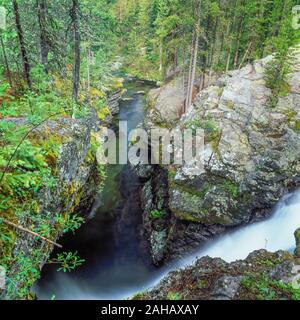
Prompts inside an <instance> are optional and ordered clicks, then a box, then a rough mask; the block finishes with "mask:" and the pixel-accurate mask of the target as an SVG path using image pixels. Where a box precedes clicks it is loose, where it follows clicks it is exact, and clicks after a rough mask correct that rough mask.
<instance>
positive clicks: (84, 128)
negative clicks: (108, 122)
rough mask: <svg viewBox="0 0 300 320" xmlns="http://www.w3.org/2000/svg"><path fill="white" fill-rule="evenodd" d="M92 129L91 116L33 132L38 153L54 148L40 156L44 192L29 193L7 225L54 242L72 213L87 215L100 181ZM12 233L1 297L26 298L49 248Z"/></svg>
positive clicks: (93, 119) (48, 124)
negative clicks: (44, 165)
mask: <svg viewBox="0 0 300 320" xmlns="http://www.w3.org/2000/svg"><path fill="white" fill-rule="evenodd" d="M96 125H97V117H96V116H95V115H93V114H92V115H91V116H90V118H87V119H82V120H74V119H70V118H61V119H58V120H55V121H48V122H46V123H44V124H43V125H41V126H40V127H38V128H37V129H36V130H35V131H34V132H33V133H32V135H31V136H30V139H31V141H32V142H33V143H34V144H35V145H38V146H42V148H41V150H42V152H43V153H45V148H46V147H47V148H50V146H51V143H49V142H51V141H52V142H53V143H54V142H55V147H53V146H52V147H51V150H48V151H49V152H46V153H45V154H47V155H48V156H47V157H46V159H47V161H49V162H48V166H49V167H50V168H51V176H48V181H45V184H44V186H43V187H41V188H39V189H37V190H34V192H33V193H32V197H31V198H28V199H24V201H23V204H22V205H23V208H27V209H26V210H24V211H23V212H22V213H21V214H20V213H18V212H17V211H14V212H12V214H11V217H10V219H11V220H12V221H14V222H15V223H17V224H18V225H21V226H22V227H24V228H27V229H29V230H32V231H37V232H38V233H39V234H42V235H44V236H46V237H47V238H48V239H50V240H52V241H58V239H59V237H60V236H61V235H62V233H63V230H64V224H63V223H62V221H63V220H65V221H66V220H67V219H68V218H69V217H70V216H71V215H72V214H73V213H74V212H76V213H80V211H81V209H84V211H83V210H82V213H86V212H88V210H89V207H90V206H91V205H92V203H93V200H94V197H95V195H96V193H97V191H98V185H99V183H100V180H101V179H102V178H103V177H100V176H99V170H98V164H97V161H96V154H95V153H94V152H93V151H91V150H92V146H91V133H92V132H93V130H95V129H96ZM45 141H47V142H48V143H45ZM50 151H51V152H50ZM50 181H52V183H50ZM27 204H28V205H27ZM33 204H34V206H33ZM15 208H17V206H15ZM58 217H59V219H58ZM11 232H13V233H14V242H13V246H11V247H9V251H10V252H2V251H1V260H0V261H1V264H2V266H5V268H6V272H7V274H6V276H7V285H6V289H5V290H3V291H2V292H0V297H1V298H3V299H29V298H30V297H31V295H30V287H31V286H32V285H33V284H34V282H35V281H36V280H37V279H38V278H39V276H40V270H41V268H42V267H43V265H44V264H45V262H46V261H47V259H48V257H49V255H50V253H51V251H52V250H53V245H52V244H49V243H48V242H45V241H42V240H41V239H39V238H38V237H34V236H32V235H31V234H29V233H26V232H23V231H20V230H14V229H13V228H11ZM2 258H3V259H2Z"/></svg>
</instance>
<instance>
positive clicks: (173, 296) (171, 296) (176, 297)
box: [167, 291, 182, 301]
mask: <svg viewBox="0 0 300 320" xmlns="http://www.w3.org/2000/svg"><path fill="white" fill-rule="evenodd" d="M167 300H174V301H176V300H182V297H181V294H180V293H179V292H172V291H171V292H169V293H168V295H167Z"/></svg>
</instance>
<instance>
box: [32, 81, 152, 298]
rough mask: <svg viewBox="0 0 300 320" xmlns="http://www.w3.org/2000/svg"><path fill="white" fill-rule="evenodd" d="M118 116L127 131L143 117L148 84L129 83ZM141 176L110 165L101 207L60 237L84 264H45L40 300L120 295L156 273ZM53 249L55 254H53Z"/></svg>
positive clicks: (38, 288)
mask: <svg viewBox="0 0 300 320" xmlns="http://www.w3.org/2000/svg"><path fill="white" fill-rule="evenodd" d="M127 87H128V88H127V89H128V91H127V93H126V95H125V98H126V97H127V98H130V99H132V100H126V101H123V102H121V106H120V114H119V119H116V122H117V120H127V121H128V130H131V129H134V128H135V127H136V126H137V125H138V124H139V123H140V122H141V121H142V120H143V118H144V107H145V95H143V94H139V93H138V92H139V91H146V92H147V91H148V90H149V89H150V86H149V85H146V84H145V83H137V82H135V83H131V84H130V83H129V84H127ZM138 186H139V181H138V178H137V176H136V175H135V174H134V173H133V172H132V170H131V169H130V167H129V166H127V165H124V166H120V165H111V166H110V167H109V168H108V178H107V182H106V185H105V188H104V190H103V192H102V194H101V196H100V199H99V200H98V201H99V203H100V207H99V208H98V209H97V210H96V212H95V213H94V216H93V218H91V219H89V220H88V221H87V222H86V223H85V224H84V225H83V226H82V227H81V229H80V230H78V231H77V232H76V234H75V235H72V234H69V235H66V236H65V237H63V238H62V239H61V240H60V243H62V245H63V251H73V252H74V251H77V252H78V254H79V256H80V257H82V258H84V259H85V260H86V262H85V264H84V265H83V266H82V267H80V268H78V269H77V270H75V271H73V272H71V273H63V272H57V270H56V267H55V266H53V265H47V266H45V267H44V269H43V271H42V276H41V280H40V281H39V282H38V284H37V285H36V287H35V291H36V293H37V295H38V298H39V299H51V298H52V297H54V296H55V298H56V299H120V298H124V297H127V296H129V295H131V294H133V293H135V292H137V291H140V290H143V288H144V286H145V285H146V284H147V283H148V282H149V281H150V280H151V278H153V274H154V273H155V272H156V271H157V269H155V267H153V266H152V264H151V262H150V259H149V254H148V251H147V245H146V243H145V240H144V239H143V236H142V234H141V232H142V225H141V224H142V213H141V208H140V203H139V196H138ZM54 254H55V253H54Z"/></svg>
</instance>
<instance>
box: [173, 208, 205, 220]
mask: <svg viewBox="0 0 300 320" xmlns="http://www.w3.org/2000/svg"><path fill="white" fill-rule="evenodd" d="M172 212H173V214H174V216H175V217H176V218H177V219H179V220H184V221H189V222H203V219H204V218H207V216H208V215H209V211H208V210H207V209H199V212H197V214H196V213H189V212H182V211H179V210H176V209H172Z"/></svg>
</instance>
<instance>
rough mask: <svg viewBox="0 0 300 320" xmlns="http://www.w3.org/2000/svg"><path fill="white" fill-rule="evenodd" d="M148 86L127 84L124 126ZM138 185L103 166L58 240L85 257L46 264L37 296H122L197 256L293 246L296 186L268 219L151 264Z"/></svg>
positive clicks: (140, 111) (299, 198)
mask: <svg viewBox="0 0 300 320" xmlns="http://www.w3.org/2000/svg"><path fill="white" fill-rule="evenodd" d="M150 88H151V86H150V85H147V84H145V83H142V82H135V83H134V84H132V83H128V84H127V89H128V91H127V93H126V95H125V100H124V101H122V102H121V104H120V114H119V116H118V119H116V120H126V121H128V130H131V129H133V128H135V127H136V126H137V125H138V124H139V123H140V122H141V121H142V120H143V119H144V107H145V95H144V94H142V93H141V92H140V91H145V92H146V93H147V91H148V90H149V89H150ZM138 188H139V180H138V177H137V176H136V175H135V174H134V172H133V171H132V170H131V169H130V167H129V166H127V165H125V166H120V165H115V166H109V168H108V178H107V182H106V185H105V187H104V190H103V192H102V194H101V196H100V198H99V199H98V203H99V206H98V207H97V210H96V211H95V212H94V213H93V214H92V215H91V216H90V219H88V220H87V222H86V223H85V224H84V225H83V226H82V227H81V228H80V230H78V231H77V232H76V234H74V235H73V234H68V235H66V236H64V237H63V238H62V239H61V241H60V242H61V243H62V245H63V248H64V251H73V252H74V251H77V252H78V254H79V256H80V257H81V258H84V259H85V260H86V262H85V263H84V265H83V266H81V267H79V268H78V269H76V270H75V271H73V272H71V273H62V272H57V270H56V267H55V266H53V265H46V266H45V267H44V268H43V271H42V275H41V280H40V281H39V282H38V283H37V285H36V286H35V288H34V291H35V292H36V293H37V296H38V298H39V299H42V300H43V299H46V300H47V299H51V298H52V299H54V298H55V299H60V300H69V299H72V300H74V299H75V300H76V299H80V300H81V299H88V300H105V299H112V300H115V299H125V298H127V297H130V296H131V295H133V294H135V293H137V292H141V291H143V290H145V289H147V288H149V287H151V286H153V285H155V284H157V283H158V282H159V280H160V279H161V278H162V277H163V276H165V275H166V274H167V273H168V272H169V271H171V270H173V269H175V268H180V267H184V266H186V265H188V264H191V263H193V261H194V260H195V259H196V258H198V257H201V256H205V255H209V256H211V257H221V258H223V259H224V260H226V261H227V262H231V261H234V260H237V259H244V258H246V257H247V255H248V254H249V253H250V252H252V251H253V250H257V249H261V248H265V249H268V250H269V251H277V250H280V249H282V250H290V251H292V250H293V249H294V247H295V240H294V237H293V233H294V231H295V230H296V229H297V227H299V226H300V193H299V192H298V193H294V194H292V195H288V196H286V197H285V198H284V199H282V200H281V201H280V202H279V204H278V205H277V206H276V208H275V209H274V213H273V215H272V217H271V218H270V219H269V220H267V221H263V222H259V223H256V224H253V225H250V226H246V227H243V228H241V229H239V230H236V231H233V232H231V233H229V234H226V235H222V236H221V237H219V238H218V239H215V240H213V241H211V242H209V243H208V244H207V245H206V246H205V247H203V248H201V249H199V250H197V251H195V252H194V253H193V254H191V255H190V256H188V257H186V258H184V259H181V260H179V261H176V262H174V263H173V264H171V265H169V266H165V267H163V268H156V267H154V266H153V265H152V264H151V261H150V259H149V256H150V255H149V254H148V252H147V244H146V243H145V240H144V237H143V235H142V233H141V232H142V230H143V228H142V213H141V207H140V203H139V197H138ZM55 253H56V252H54V254H55Z"/></svg>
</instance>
